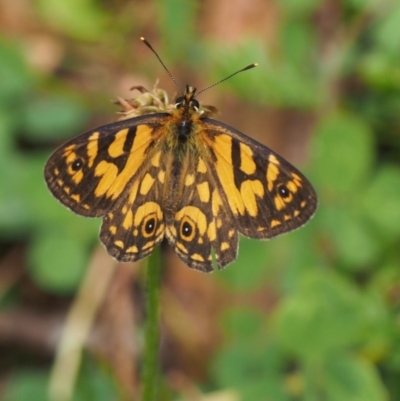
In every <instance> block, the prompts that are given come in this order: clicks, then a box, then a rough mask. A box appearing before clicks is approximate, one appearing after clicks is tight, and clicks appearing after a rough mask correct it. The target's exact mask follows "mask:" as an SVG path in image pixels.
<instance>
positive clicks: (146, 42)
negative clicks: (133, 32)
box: [140, 36, 183, 93]
mask: <svg viewBox="0 0 400 401" xmlns="http://www.w3.org/2000/svg"><path fill="white" fill-rule="evenodd" d="M140 40H141V41H142V42H143V43H144V44H145V45H146V46H147V47H148V48H149V49H150V50H151V51H152V52H153V53H154V54H155V55H156V57H157V58H158V61H159V62H160V63H161V65H162V66H163V67H164V70H165V71H166V72H167V74H168V75H169V77H170V78H171V79H172V80H173V81H174V84H175V85H176V87H177V88H178V90H179V91H180V92H181V93H183V91H182V89H181V87H180V86H179V84H178V82H177V81H176V79H175V78H174V77H173V75H172V74H171V73H170V72H169V70H168V68H167V67H166V65H165V64H164V62H163V61H162V60H161V57H160V56H159V55H158V53H157V52H156V51H155V50H154V49H153V46H152V45H151V44H150V43H149V42H148V41H147V40H146V39H145V38H144V37H143V36H142V37H141V38H140Z"/></svg>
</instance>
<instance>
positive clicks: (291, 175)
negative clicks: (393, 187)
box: [45, 38, 317, 272]
mask: <svg viewBox="0 0 400 401" xmlns="http://www.w3.org/2000/svg"><path fill="white" fill-rule="evenodd" d="M141 39H142V41H143V42H144V43H145V44H146V45H147V46H148V47H149V48H150V49H151V50H152V51H153V52H154V53H155V51H154V49H153V48H152V47H151V46H150V44H149V43H148V42H147V41H146V40H145V39H144V38H141ZM155 54H156V55H157V53H155ZM157 57H158V55H157ZM160 61H161V60H160ZM161 63H162V62H161ZM163 65H164V64H163ZM254 66H255V65H254V64H253V65H251V66H249V67H246V68H244V69H243V70H246V69H249V68H252V67H254ZM164 67H165V66H164ZM243 70H241V71H243ZM167 72H168V70H167ZM238 72H240V71H238ZM235 74H236V73H235ZM232 75H234V74H232ZM137 89H139V90H140V91H141V92H142V94H141V95H140V96H139V97H138V98H136V99H134V100H133V101H130V102H126V101H123V102H122V101H121V103H123V104H124V106H125V109H126V117H128V118H126V119H123V120H122V121H119V122H115V123H112V124H109V125H105V126H102V127H100V128H96V129H93V130H91V131H88V132H86V133H85V134H83V135H81V136H78V137H77V138H75V139H72V140H70V141H69V142H67V143H66V144H64V145H62V146H61V147H60V148H59V149H58V150H56V151H55V152H54V153H53V155H52V156H51V157H50V159H49V160H48V162H47V164H46V167H45V179H46V182H47V185H48V187H49V189H50V191H51V192H52V193H53V195H54V196H55V197H56V198H57V199H59V200H60V201H61V202H62V203H63V204H64V205H65V206H67V207H68V208H69V209H71V210H72V211H74V212H75V213H78V214H80V215H83V216H87V217H102V218H103V223H102V226H101V231H100V240H101V242H102V243H103V244H104V246H105V247H106V249H107V251H108V253H109V254H110V255H112V256H113V257H114V258H116V259H117V260H119V261H124V262H130V261H136V260H139V259H142V258H144V257H145V256H147V255H149V254H150V253H151V252H152V250H153V249H154V247H155V246H156V245H157V244H159V243H160V242H161V241H163V239H164V238H166V239H167V240H168V242H169V244H170V245H171V246H172V248H173V249H174V251H175V252H176V253H177V255H178V256H179V257H180V258H181V259H182V260H183V261H184V262H185V263H186V264H187V265H188V266H189V267H191V268H194V269H198V270H201V271H203V272H210V271H213V259H215V261H216V264H217V266H218V268H223V267H224V266H226V265H227V264H229V263H231V262H233V261H234V260H235V259H236V257H237V254H238V242H239V234H243V235H245V236H247V237H250V238H257V239H268V238H272V237H276V236H277V235H280V234H283V233H286V232H288V231H291V230H294V229H296V228H298V227H300V226H302V225H304V224H305V223H306V222H307V221H308V220H309V219H310V218H311V217H312V216H313V214H314V212H315V210H316V207H317V197H316V193H315V191H314V189H313V187H312V185H311V184H310V182H309V181H308V180H307V179H306V178H305V177H304V175H303V174H301V173H300V172H299V171H298V170H297V169H296V168H295V167H293V166H292V165H291V164H290V163H288V162H287V161H286V160H285V159H283V158H282V157H281V156H279V155H278V154H276V153H275V152H273V151H272V150H271V149H269V148H267V147H266V146H263V145H261V144H260V143H258V142H256V141H254V140H252V139H251V138H249V137H247V136H246V135H244V134H242V133H241V132H239V131H238V130H236V129H234V128H232V127H229V126H228V125H225V124H223V123H221V122H219V121H216V120H213V119H211V118H210V116H211V115H212V113H213V112H214V111H215V109H214V108H213V107H207V106H204V107H202V106H201V105H200V104H199V102H198V100H197V99H196V89H195V88H193V87H191V86H186V89H185V91H184V93H182V95H181V96H179V97H178V98H177V99H176V101H175V103H174V104H169V102H168V97H167V95H166V94H165V92H164V91H162V90H160V89H155V90H154V91H153V92H146V91H145V90H144V89H143V88H141V87H138V88H137Z"/></svg>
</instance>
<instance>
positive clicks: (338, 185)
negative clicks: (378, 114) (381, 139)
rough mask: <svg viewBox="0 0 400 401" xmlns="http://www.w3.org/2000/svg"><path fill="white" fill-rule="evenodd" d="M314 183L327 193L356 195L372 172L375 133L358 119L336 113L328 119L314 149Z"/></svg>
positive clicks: (320, 126) (322, 125) (318, 130)
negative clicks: (353, 192) (350, 193)
mask: <svg viewBox="0 0 400 401" xmlns="http://www.w3.org/2000/svg"><path fill="white" fill-rule="evenodd" d="M311 154H312V155H314V164H313V167H314V168H313V170H314V171H315V172H316V173H315V174H314V180H313V181H314V182H315V184H318V187H319V188H321V189H323V190H325V191H334V192H338V193H344V192H352V191H355V190H356V188H357V187H358V186H359V185H360V184H361V183H362V181H363V180H364V179H365V178H366V177H367V176H368V174H369V173H370V170H371V165H372V161H373V158H374V152H373V141H372V133H371V130H370V128H369V127H368V125H366V124H365V122H364V121H363V120H361V119H359V118H358V117H356V116H353V115H351V114H347V113H336V114H333V115H331V116H328V117H325V118H324V119H323V120H322V121H321V123H320V124H319V126H317V128H316V130H315V135H314V140H313V143H312V146H311Z"/></svg>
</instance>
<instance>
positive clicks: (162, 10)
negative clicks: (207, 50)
mask: <svg viewBox="0 0 400 401" xmlns="http://www.w3.org/2000/svg"><path fill="white" fill-rule="evenodd" d="M156 3H157V10H158V12H159V18H160V29H161V38H162V39H163V46H162V47H163V48H164V49H168V54H167V56H168V58H169V59H170V60H171V61H181V60H182V59H189V58H190V55H189V50H192V49H194V48H196V42H195V39H194V37H195V26H196V21H195V18H196V11H197V10H196V8H197V5H196V2H195V1H181V0H163V1H160V0H158V1H157V2H156ZM189 61H190V60H189Z"/></svg>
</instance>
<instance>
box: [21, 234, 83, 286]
mask: <svg viewBox="0 0 400 401" xmlns="http://www.w3.org/2000/svg"><path fill="white" fill-rule="evenodd" d="M88 257H89V255H88V250H87V248H86V244H84V243H82V242H81V241H79V240H75V239H73V238H71V237H69V236H66V235H63V234H62V233H57V232H42V233H41V234H40V235H36V236H35V238H34V240H33V241H32V243H31V244H30V247H29V252H28V260H29V266H30V272H31V275H32V277H33V279H34V280H35V281H36V283H37V284H38V285H40V286H41V287H43V288H45V289H46V290H47V291H52V292H55V293H69V292H71V291H74V290H76V288H77V287H78V285H79V283H80V280H81V278H82V275H83V272H84V270H85V268H86V266H87V263H88Z"/></svg>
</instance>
